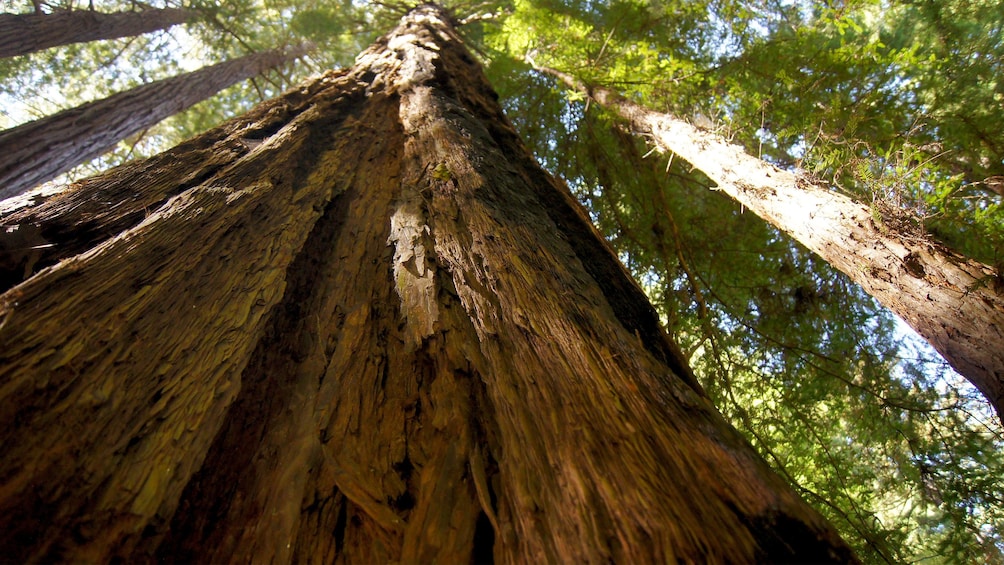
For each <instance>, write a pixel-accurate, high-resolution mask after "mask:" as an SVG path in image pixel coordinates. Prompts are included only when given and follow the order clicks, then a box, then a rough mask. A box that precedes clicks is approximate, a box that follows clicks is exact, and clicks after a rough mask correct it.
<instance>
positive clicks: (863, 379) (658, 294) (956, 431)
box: [486, 2, 1004, 562]
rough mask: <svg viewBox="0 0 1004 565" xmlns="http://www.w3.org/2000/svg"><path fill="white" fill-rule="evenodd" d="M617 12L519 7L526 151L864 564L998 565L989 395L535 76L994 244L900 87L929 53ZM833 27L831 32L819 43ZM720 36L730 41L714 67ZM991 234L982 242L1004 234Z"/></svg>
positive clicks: (712, 386) (516, 87)
mask: <svg viewBox="0 0 1004 565" xmlns="http://www.w3.org/2000/svg"><path fill="white" fill-rule="evenodd" d="M662 6H663V7H666V8H667V10H669V11H670V12H672V10H673V6H666V5H665V4H663V5H662ZM620 8H621V7H620V6H619V5H613V4H611V5H609V7H608V8H604V7H595V6H594V7H593V9H592V10H590V11H589V13H587V14H584V13H577V12H575V10H574V9H572V8H570V7H569V5H568V4H555V3H553V2H541V3H531V2H524V3H517V4H516V12H515V13H514V14H513V16H512V17H511V18H510V19H508V20H507V21H506V22H505V23H504V25H503V26H501V27H500V28H498V31H497V35H489V36H488V37H487V39H486V43H487V44H488V45H489V46H490V49H491V50H490V51H489V55H490V56H491V61H492V64H491V66H490V67H489V72H490V75H491V78H492V81H493V84H494V85H496V87H497V88H498V89H499V90H500V92H501V93H502V95H503V99H504V101H505V102H506V104H507V113H508V115H509V116H510V117H511V118H512V119H513V121H514V122H515V123H516V126H517V128H518V129H519V130H520V132H521V134H522V135H523V136H524V138H525V139H527V140H528V141H529V142H530V143H531V145H532V147H533V148H534V151H535V153H536V154H537V155H538V158H539V159H540V160H541V162H542V163H543V164H544V165H545V166H546V167H548V168H550V169H551V170H552V171H554V172H557V173H558V174H560V175H561V176H562V177H564V178H565V179H566V180H567V181H568V183H569V185H570V187H571V189H572V190H573V192H574V193H575V194H576V195H577V196H578V197H579V199H580V200H581V201H582V202H583V203H584V204H585V205H586V206H587V208H588V209H589V210H590V213H591V215H592V217H593V220H594V222H595V223H596V224H597V226H598V227H599V229H600V230H601V231H602V232H603V233H604V234H605V235H606V236H607V238H608V239H609V240H610V241H611V243H612V244H613V246H614V248H615V249H616V250H617V252H618V254H619V255H620V256H621V258H622V259H623V260H624V262H625V264H626V265H627V266H628V267H629V269H630V270H631V271H632V273H633V274H634V275H635V277H636V278H637V279H638V280H639V282H640V283H641V284H642V286H643V288H644V289H645V291H646V292H647V293H648V294H649V296H650V297H651V298H652V300H653V303H654V304H655V305H656V307H657V308H658V309H659V311H660V313H661V314H662V315H663V318H664V322H665V324H666V327H667V329H668V330H669V332H670V333H671V334H672V335H673V337H674V338H675V339H676V340H677V342H678V343H680V344H681V346H682V347H683V349H684V350H685V352H686V353H687V354H689V355H690V356H691V362H692V364H693V366H694V367H695V370H696V371H697V373H698V375H699V376H700V377H701V379H702V383H703V384H704V385H705V387H706V389H707V390H708V391H709V393H710V394H711V396H712V398H713V399H714V400H715V402H716V404H717V405H718V406H719V408H720V409H721V410H722V411H723V413H724V414H725V415H726V416H727V417H729V418H730V419H731V420H732V421H733V422H734V423H735V424H736V426H737V427H739V428H740V429H741V430H742V431H744V432H745V433H746V434H747V435H748V437H749V438H750V440H751V441H752V442H753V443H754V445H755V446H756V447H757V448H758V449H759V450H760V451H761V453H763V454H764V455H765V457H766V458H767V459H768V461H770V462H771V464H772V465H774V466H775V468H776V469H778V470H779V471H781V472H782V474H783V475H784V476H786V477H787V478H788V479H789V480H790V481H791V482H792V484H794V485H795V486H796V488H798V489H799V491H800V492H801V493H802V494H803V496H805V497H806V499H807V500H809V501H810V502H811V503H813V504H814V505H816V507H817V508H818V509H819V510H820V511H821V512H823V513H824V514H825V515H827V516H828V517H829V519H831V520H832V521H833V522H834V524H836V525H837V527H838V528H839V529H840V530H841V531H842V533H843V534H844V536H845V537H846V538H847V539H848V540H849V541H850V542H851V543H852V544H853V545H854V546H855V547H856V549H857V551H858V552H859V555H860V556H861V557H862V558H863V559H864V560H865V561H866V562H912V561H916V560H919V559H926V560H932V561H933V562H938V561H946V562H1000V561H1001V559H1002V558H1004V557H1002V551H1004V540H1002V539H1001V533H1002V532H1004V513H1002V511H1001V508H1002V505H1001V504H1000V501H1001V492H1002V488H1004V483H1002V481H1001V479H1000V478H999V477H1001V476H1002V471H1004V461H1002V457H1001V447H1002V445H1004V443H1002V439H1001V436H1000V430H999V427H998V425H997V424H996V423H995V422H994V421H993V420H992V417H991V415H990V414H989V412H988V411H987V409H986V404H985V402H984V401H983V400H982V398H981V397H980V396H979V395H978V393H976V392H975V391H974V390H973V389H972V387H970V386H969V385H968V384H967V383H965V382H963V381H961V379H959V378H958V377H957V376H955V375H954V374H953V373H952V372H951V371H950V370H948V369H947V367H946V366H945V365H944V363H943V362H941V361H940V360H939V359H937V358H936V357H934V356H932V354H931V353H929V352H928V351H914V350H913V349H912V348H910V347H908V346H906V345H902V344H901V340H902V338H901V335H902V331H903V330H901V329H899V327H898V326H897V324H895V323H894V321H893V319H892V317H891V316H890V315H889V314H888V313H887V312H885V311H884V310H882V309H881V308H880V307H879V306H878V305H876V304H875V303H874V302H873V301H872V300H871V298H870V297H867V296H865V295H864V294H863V293H862V292H861V291H860V289H858V288H857V287H855V286H854V285H853V284H851V283H850V282H849V281H848V280H847V279H846V278H845V277H843V276H842V275H840V274H839V273H835V272H834V271H833V270H832V269H831V268H829V266H828V265H826V264H825V263H823V262H822V261H820V260H819V259H817V258H815V257H814V256H812V255H811V254H809V253H808V252H806V251H805V250H803V249H801V248H800V247H798V246H797V245H796V244H794V243H792V242H791V241H790V240H789V239H788V238H787V237H786V236H784V235H783V234H780V233H778V232H776V231H775V230H773V229H771V228H770V227H768V226H766V225H765V224H763V222H761V221H759V220H758V219H756V218H754V217H752V216H751V215H750V214H744V213H743V211H742V210H741V209H739V208H738V207H737V206H736V205H735V204H733V203H732V202H730V201H729V200H727V199H726V198H724V197H722V196H721V195H720V194H718V193H715V192H713V191H711V190H709V187H710V185H711V183H710V182H709V181H708V180H707V179H704V178H703V177H702V176H701V175H700V174H699V173H698V172H696V171H692V170H691V169H690V167H689V165H688V164H686V163H683V162H681V161H680V160H679V159H675V160H667V159H666V158H665V157H662V158H660V157H657V156H655V155H652V154H651V152H650V149H649V148H648V147H645V146H643V145H639V143H640V142H639V140H637V139H636V138H635V137H634V136H632V135H630V134H629V133H628V132H626V131H625V126H623V125H621V124H619V123H617V122H616V121H614V120H612V119H611V118H609V117H608V116H606V115H604V114H603V113H601V112H600V111H599V110H598V109H597V108H596V107H595V106H590V105H588V104H587V103H583V101H581V100H579V99H576V98H574V97H569V96H567V94H565V93H564V89H563V88H560V87H557V86H556V85H554V84H553V83H552V82H551V81H550V80H549V79H547V78H545V77H542V76H540V75H537V74H534V73H533V72H531V71H530V70H529V68H528V66H527V65H526V64H525V63H522V62H521V60H522V59H523V58H524V56H525V55H527V54H529V55H530V57H531V58H532V59H533V60H534V62H535V63H537V64H540V65H545V66H553V67H557V68H560V69H562V70H565V71H571V72H573V73H574V74H575V75H576V76H578V77H579V78H582V79H586V80H589V81H593V82H599V83H603V84H608V85H613V86H615V87H616V88H618V89H620V90H621V91H622V92H625V93H626V94H629V95H630V96H632V97H634V98H635V99H638V100H641V101H643V102H645V103H647V104H650V105H652V106H653V107H656V108H658V109H660V110H665V109H669V110H671V111H673V112H676V113H678V114H682V115H685V116H691V117H694V118H695V119H696V118H697V117H698V116H707V117H711V118H712V119H713V120H714V123H713V124H712V126H713V127H716V128H717V129H718V130H719V131H720V132H723V133H725V134H727V135H730V136H732V137H733V138H734V139H736V140H737V141H742V142H744V143H745V144H746V145H747V147H749V148H750V150H751V151H759V152H761V154H763V155H764V156H765V157H766V158H769V159H771V160H773V161H775V162H778V163H780V164H782V165H784V164H787V165H802V166H805V167H809V168H811V169H812V170H814V171H815V172H816V174H817V175H819V176H820V177H824V178H828V179H830V180H831V182H833V183H834V184H836V185H838V186H840V187H842V188H843V189H844V190H847V191H849V192H852V193H855V194H858V195H860V197H861V198H862V199H864V200H866V201H868V202H871V203H873V204H874V206H875V209H876V213H878V214H880V215H881V216H882V219H883V221H884V223H885V224H887V225H890V226H895V227H897V228H899V229H910V230H912V231H914V232H915V233H917V234H918V235H921V234H922V233H923V231H924V230H927V231H932V230H933V228H932V226H934V225H936V224H937V223H938V222H942V223H945V224H947V226H948V227H949V228H951V233H954V234H957V233H964V232H965V230H974V229H976V228H975V224H974V222H973V221H972V218H973V217H974V215H973V214H972V210H973V209H974V207H968V206H961V205H960V204H961V203H962V202H965V201H964V200H962V199H960V198H958V197H957V196H958V191H959V190H960V186H962V184H961V183H962V179H961V178H960V177H959V176H958V175H957V174H952V173H950V172H946V171H944V170H942V169H939V168H938V167H937V166H932V164H934V161H935V159H934V158H933V156H932V155H930V154H929V153H927V152H925V151H923V150H922V149H921V147H920V145H921V144H922V143H923V141H922V138H921V137H919V136H920V133H921V132H920V131H919V130H918V129H917V125H916V123H915V122H916V120H915V119H914V118H912V117H911V115H910V114H909V113H908V112H907V110H908V108H906V107H905V105H904V102H903V101H902V100H900V99H899V97H898V96H899V95H898V94H897V91H895V90H892V89H891V87H889V86H888V83H889V82H890V81H891V82H896V81H897V80H898V76H899V75H898V74H897V72H896V71H895V68H892V67H890V66H889V65H903V64H906V63H907V62H909V60H910V57H915V58H917V59H918V60H919V59H920V56H919V55H916V53H915V51H916V49H914V51H907V50H903V51H898V52H897V53H896V58H895V61H894V62H893V63H890V62H889V60H888V57H887V56H886V54H885V53H884V52H883V51H882V48H881V47H879V46H878V45H875V44H870V46H869V47H868V48H867V49H862V48H861V45H860V42H867V41H869V40H868V39H867V38H868V37H871V36H870V35H869V34H870V33H871V32H869V28H868V27H866V26H865V25H863V24H862V23H859V22H858V20H855V19H846V18H844V19H840V20H837V18H836V15H835V13H822V12H821V13H818V14H815V15H813V14H803V13H798V12H796V11H795V10H789V11H788V12H787V13H779V14H774V15H770V14H767V13H765V11H757V9H756V8H755V7H752V6H743V5H740V4H733V5H728V6H722V5H717V6H715V7H709V6H697V7H695V6H694V5H693V4H688V8H689V9H695V10H696V12H697V13H698V14H700V16H699V17H698V18H695V19H702V18H707V14H708V13H711V14H712V18H710V20H711V21H718V22H725V21H730V22H731V21H743V22H750V23H747V24H745V25H744V26H738V27H736V28H733V29H731V30H729V31H728V32H727V33H721V32H722V31H723V27H722V26H723V25H724V24H722V25H719V26H714V25H705V26H704V27H701V25H700V22H695V23H693V27H688V21H687V17H686V13H687V12H686V10H680V13H681V14H683V15H682V16H681V19H680V20H679V21H680V23H679V25H676V21H677V20H676V19H675V17H674V19H673V21H674V26H672V27H671V28H669V29H671V30H672V33H671V34H670V35H674V37H669V38H666V37H657V38H653V39H652V40H651V41H646V40H644V39H639V38H638V37H637V36H636V35H632V31H631V30H633V29H642V28H644V25H643V23H642V22H640V21H636V19H637V20H641V19H644V17H645V16H643V15H637V14H635V15H633V16H624V17H620V16H621V15H622V14H623V12H618V11H617V10H618V9H620ZM716 8H717V9H718V10H729V12H728V13H729V14H733V15H736V14H742V15H743V18H742V19H741V20H740V19H736V18H733V17H731V16H730V17H726V16H725V15H723V14H725V13H726V12H717V14H718V15H717V16H715V14H716V12H715V9H716ZM862 8H863V9H865V8H868V6H862ZM845 9H849V7H845ZM705 10H707V11H705ZM597 12H599V13H597ZM614 14H617V16H614ZM827 14H828V15H827ZM877 15H880V14H879V13H878V12H875V11H873V12H872V17H875V16H877ZM824 16H826V17H828V18H829V19H830V20H831V21H833V22H834V23H833V24H832V26H830V27H827V28H826V29H825V30H822V31H820V30H814V28H812V26H809V25H808V24H809V23H811V22H813V21H815V20H812V19H811V18H817V19H818V18H821V17H824ZM619 17H620V19H618V18H619ZM514 18H518V19H514ZM633 18H636V19H633ZM865 19H867V18H864V17H863V16H862V21H864V20H865ZM552 22H558V23H557V25H555V24H554V23H552ZM827 25H829V24H827ZM678 30H681V31H680V33H682V34H683V36H685V37H687V40H686V41H682V42H679V41H675V40H677V39H679V37H676V34H677V31H678ZM702 33H703V34H707V35H702ZM712 33H721V36H723V37H725V38H726V40H725V41H724V42H723V43H719V44H718V45H717V46H715V47H713V48H712V49H710V50H708V46H709V45H715V43H714V41H715V40H714V38H712V37H710V34H712ZM695 46H697V47H700V48H699V49H695V48H694V47H695ZM810 63H811V65H810ZM883 81H884V82H883ZM817 83H818V84H817ZM890 108H898V112H899V113H898V114H897V113H896V112H892V111H891V110H890ZM827 124H834V125H833V127H830V126H829V125H827ZM839 127H843V128H844V132H838V131H837V129H839ZM827 128H829V129H827ZM900 130H905V131H906V132H907V133H908V134H910V135H900V134H899V131H900ZM883 140H884V141H883ZM931 195H940V198H941V199H942V203H937V202H929V201H928V200H926V199H927V198H930V197H931ZM945 203H948V204H945ZM950 205H956V206H958V208H959V209H958V211H957V212H956V214H955V215H954V216H950V215H949V214H948V213H947V210H950V207H949V206H950ZM986 210H987V212H986V216H987V217H992V216H993V215H994V213H995V210H994V208H993V205H991V206H988V207H986ZM964 214H968V219H966V221H960V220H962V217H963V215H964ZM980 233H982V234H985V237H984V238H983V241H984V242H985V241H987V237H988V236H989V235H990V234H991V230H989V229H988V230H984V231H983V232H980ZM996 233H998V234H999V233H1002V232H1001V231H1000V228H999V227H998V228H997V231H996ZM970 247H971V248H982V249H983V252H986V249H987V246H986V245H979V244H976V245H971V246H970ZM959 248H963V249H966V250H968V251H970V252H972V253H973V254H974V255H976V256H979V255H978V254H977V253H975V252H974V250H973V249H970V248H966V247H965V246H959ZM949 492H950V493H951V494H949Z"/></svg>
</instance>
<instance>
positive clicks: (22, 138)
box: [0, 46, 305, 199]
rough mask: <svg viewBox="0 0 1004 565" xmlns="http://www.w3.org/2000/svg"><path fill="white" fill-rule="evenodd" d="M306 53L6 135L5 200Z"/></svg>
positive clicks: (262, 59) (223, 66)
mask: <svg viewBox="0 0 1004 565" xmlns="http://www.w3.org/2000/svg"><path fill="white" fill-rule="evenodd" d="M304 51H305V47H302V46H298V47H294V48H291V49H286V50H283V49H276V50H270V51H262V52H260V53H253V54H251V55H246V56H244V57H241V58H239V59H234V60H233V61H226V62H224V63H218V64H216V65H212V66H209V67H205V68H202V69H199V70H197V71H193V72H190V73H185V74H183V75H178V76H175V77H171V78H167V79H163V80H159V81H156V82H151V83H148V84H144V85H140V86H137V87H136V88H132V89H130V90H127V91H125V92H119V93H118V94H113V95H112V96H109V97H108V98H105V99H102V100H96V101H94V102H88V103H87V104H83V105H81V106H77V107H76V108H71V109H68V110H64V111H62V112H59V113H57V114H53V115H51V116H47V117H45V118H41V119H38V120H35V121H33V122H28V123H26V124H22V125H20V126H17V127H14V128H11V129H9V130H5V131H2V132H0V199H2V198H9V197H11V196H16V195H18V194H21V193H23V192H25V191H27V190H30V189H31V188H34V187H35V186H38V185H39V184H41V183H43V182H46V181H48V180H51V179H53V178H54V177H56V175H59V174H60V173H64V172H66V171H68V170H70V169H72V168H73V167H75V166H77V165H79V164H81V163H84V162H86V161H88V160H90V159H93V158H95V157H98V156H100V155H102V154H104V153H106V152H108V151H110V150H111V149H112V148H114V147H115V144H116V143H118V142H119V141H121V140H123V139H125V138H126V137H129V136H130V135H133V134H135V133H138V132H140V131H143V130H144V129H147V128H149V127H151V126H153V125H154V124H156V123H157V122H159V121H161V120H163V119H164V118H167V117H169V116H172V115H174V114H177V113H178V112H181V111H182V110H185V109H186V108H188V107H190V106H192V105H194V104H196V103H198V102H201V101H202V100H205V99H206V98H209V97H210V96H212V95H213V94H216V93H217V92H219V91H220V90H223V89H224V88H226V87H228V86H231V85H233V84H236V83H238V82H240V81H242V80H245V79H248V78H251V77H253V76H256V75H258V74H261V73H263V72H265V71H266V70H268V69H270V68H274V67H276V66H279V65H281V64H283V63H285V62H288V61H291V60H293V59H295V58H296V57H298V56H300V55H302V54H303V53H304Z"/></svg>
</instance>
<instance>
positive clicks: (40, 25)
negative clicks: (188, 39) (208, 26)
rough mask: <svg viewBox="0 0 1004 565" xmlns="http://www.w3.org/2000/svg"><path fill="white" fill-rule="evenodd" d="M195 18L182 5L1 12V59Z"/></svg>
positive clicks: (138, 33)
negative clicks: (121, 9)
mask: <svg viewBox="0 0 1004 565" xmlns="http://www.w3.org/2000/svg"><path fill="white" fill-rule="evenodd" d="M195 17H196V13H195V12H192V11H191V10H185V9H181V8H150V9H146V10H138V11H133V12H116V13H113V14H102V13H100V12H94V11H90V10H74V11H70V10H58V11H55V12H53V13H51V14H42V13H34V14H0V58H3V57H13V56H15V55H25V54H27V53H33V52H35V51H41V50H42V49H48V48H49V47H56V46H59V45H69V44H71V43H84V42H87V41H97V40H99V39H117V38H119V37H131V36H134V35H141V34H144V33H149V32H151V31H156V30H158V29H167V28H169V27H171V26H174V25H177V24H182V23H185V22H187V21H191V20H193V19H194V18H195Z"/></svg>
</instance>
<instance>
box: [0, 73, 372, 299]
mask: <svg viewBox="0 0 1004 565" xmlns="http://www.w3.org/2000/svg"><path fill="white" fill-rule="evenodd" d="M332 76H337V75H334V74H333V75H332ZM313 90H314V89H312V88H309V87H306V88H300V89H296V90H291V91H289V92H287V93H285V94H283V95H282V97H280V98H278V99H276V100H274V101H269V102H266V103H264V104H262V105H261V106H259V107H256V108H255V109H254V110H252V111H251V112H250V113H249V114H247V115H244V116H241V117H238V118H235V119H233V120H231V121H230V122H228V123H226V124H224V125H222V126H220V127H218V128H215V129H213V130H211V131H209V132H207V133H206V134H203V135H202V136H200V137H198V138H195V139H193V140H189V141H186V142H184V143H182V144H180V145H178V146H177V147H175V148H173V149H171V150H169V151H167V152H165V153H163V154H161V155H157V156H155V157H151V158H149V159H145V160H143V161H138V162H135V163H129V164H126V165H123V166H120V167H117V168H115V169H112V170H110V171H108V172H106V173H102V174H101V175H98V176H95V177H91V178H88V179H85V180H83V181H80V182H78V183H75V184H74V185H71V186H70V187H69V188H68V189H67V190H66V191H64V192H61V193H57V194H55V195H52V196H49V197H45V198H41V199H39V201H37V202H36V203H34V204H33V205H31V206H30V207H27V208H21V209H17V210H14V211H13V212H11V213H8V214H5V215H0V292H4V291H6V290H8V289H9V288H12V287H13V286H16V285H17V284H19V283H21V282H22V281H24V280H26V279H27V278H29V277H31V276H32V275H34V274H35V273H38V272H39V271H41V270H42V269H44V268H46V267H49V266H51V265H54V264H56V263H58V262H59V261H62V260H64V259H66V258H68V257H73V256H75V255H78V254H80V253H83V252H84V251H87V250H89V249H92V248H94V247H95V246H97V245H99V244H101V243H102V242H104V241H106V240H108V239H110V238H112V237H115V236H116V235H118V234H120V233H122V232H124V231H126V230H129V229H131V228H133V227H135V226H136V225H137V224H139V223H140V222H142V221H143V220H144V219H145V218H146V217H147V216H149V215H150V214H151V213H152V212H154V211H156V210H157V209H158V208H160V207H162V206H163V205H164V204H165V203H167V201H168V200H170V199H171V198H173V197H174V196H177V195H179V194H182V193H184V192H186V191H188V190H189V189H192V188H194V187H197V186H199V185H201V184H203V183H205V182H207V181H209V180H211V179H213V177H215V176H217V175H218V174H220V173H221V172H223V171H225V170H226V169H227V168H228V167H230V166H232V165H233V164H234V163H235V162H236V161H238V160H240V159H242V158H243V157H245V156H247V154H248V153H250V151H251V148H250V147H249V145H248V144H247V143H246V142H248V141H253V142H259V143H260V142H262V141H265V140H267V139H268V138H270V137H272V136H273V135H275V134H276V133H278V132H279V131H280V130H281V129H282V128H283V127H284V126H286V125H287V124H289V123H290V122H291V121H292V120H294V119H296V118H297V117H298V116H300V115H301V114H302V113H303V112H304V111H306V110H308V109H309V108H311V107H312V105H311V104H310V103H309V100H310V99H311V95H312V94H316V92H313ZM361 90H362V89H355V90H351V91H347V92H343V93H341V94H340V95H339V97H336V99H335V100H333V101H330V102H327V103H328V104H338V105H340V104H342V103H343V102H345V101H350V102H358V101H360V100H361V94H362V92H361ZM350 99H351V100H350ZM343 119H344V114H343V113H341V112H331V113H330V115H324V116H323V118H322V119H319V120H316V121H313V122H311V124H310V128H311V131H312V132H324V131H325V130H326V129H327V128H330V127H332V126H333V125H334V124H336V123H339V122H340V121H341V120H343ZM312 135H316V134H312ZM320 135H322V136H323V133H320ZM304 145H305V146H306V147H308V148H310V151H305V152H304V154H303V155H302V159H301V158H298V164H297V165H296V166H295V167H291V168H289V169H286V170H285V171H284V173H289V178H288V179H287V178H286V177H285V176H284V177H281V178H275V179H273V180H274V181H277V184H281V183H282V182H286V180H288V181H289V182H290V183H292V185H293V186H298V185H299V184H300V183H302V181H303V179H304V175H305V174H307V172H309V171H310V170H311V169H312V165H313V162H314V160H315V159H316V157H317V155H318V154H319V151H320V149H318V148H320V147H326V145H325V144H324V140H323V139H322V138H319V137H318V138H311V139H310V140H308V142H307V143H305V144H304ZM179 163H187V164H189V165H190V167H189V168H187V169H181V168H179ZM256 166H257V169H258V170H259V171H260V170H261V169H262V168H264V167H266V166H268V163H264V162H263V163H258V164H257V165H256ZM165 168H170V169H171V170H175V171H177V170H181V171H182V172H183V173H184V176H183V177H181V178H178V179H177V182H171V181H170V180H166V181H165V180H159V182H153V183H144V182H143V179H144V178H150V179H156V175H157V174H159V173H161V171H162V170H163V169H165ZM242 174H249V172H248V171H243V172H242Z"/></svg>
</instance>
